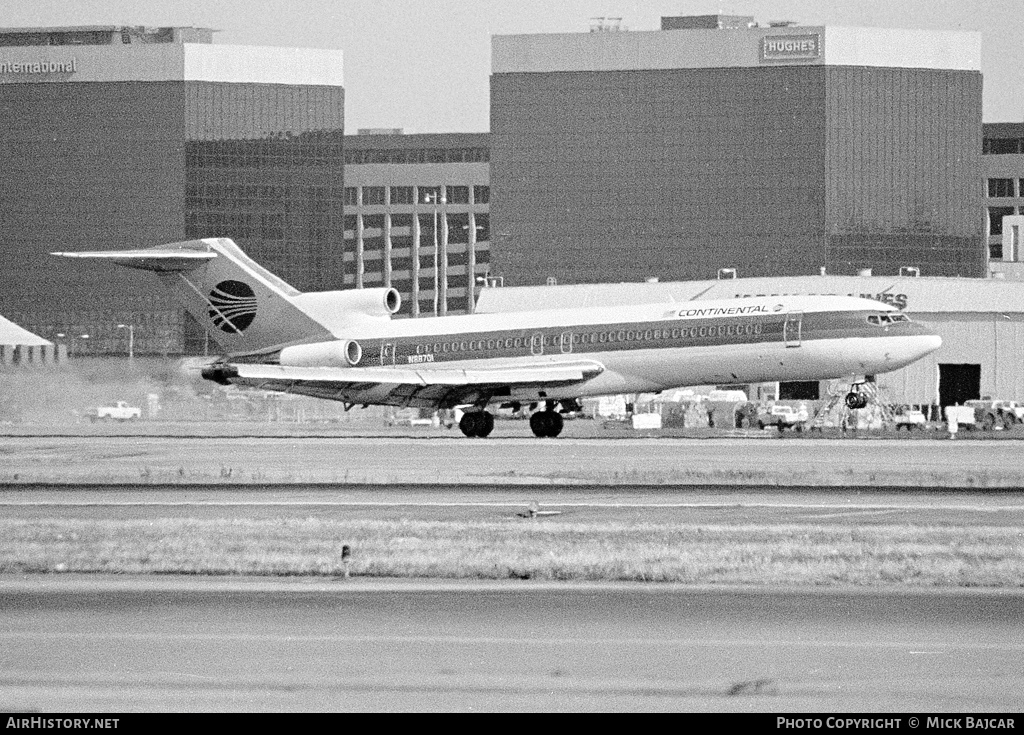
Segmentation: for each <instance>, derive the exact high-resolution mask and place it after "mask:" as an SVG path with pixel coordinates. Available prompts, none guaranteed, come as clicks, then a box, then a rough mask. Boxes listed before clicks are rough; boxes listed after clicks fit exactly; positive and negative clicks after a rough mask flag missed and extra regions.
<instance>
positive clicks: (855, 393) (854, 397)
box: [846, 384, 868, 410]
mask: <svg viewBox="0 0 1024 735" xmlns="http://www.w3.org/2000/svg"><path fill="white" fill-rule="evenodd" d="M858 387H859V386H858V385H856V384H855V385H854V386H853V390H852V391H850V392H849V393H847V394H846V407H847V408H849V409H851V410H856V409H858V408H866V407H867V405H868V394H867V393H862V392H860V390H858Z"/></svg>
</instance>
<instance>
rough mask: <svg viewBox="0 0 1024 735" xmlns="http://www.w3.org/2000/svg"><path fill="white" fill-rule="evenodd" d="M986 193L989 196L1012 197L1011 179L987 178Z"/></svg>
mask: <svg viewBox="0 0 1024 735" xmlns="http://www.w3.org/2000/svg"><path fill="white" fill-rule="evenodd" d="M988 195H989V196H990V197H1012V196H1013V179H989V180H988Z"/></svg>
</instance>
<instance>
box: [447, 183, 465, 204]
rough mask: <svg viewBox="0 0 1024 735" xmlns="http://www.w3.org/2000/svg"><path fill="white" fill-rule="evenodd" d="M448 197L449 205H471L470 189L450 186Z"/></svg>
mask: <svg viewBox="0 0 1024 735" xmlns="http://www.w3.org/2000/svg"><path fill="white" fill-rule="evenodd" d="M446 196H447V199H448V203H449V204H469V187H468V186H449V187H447V193H446Z"/></svg>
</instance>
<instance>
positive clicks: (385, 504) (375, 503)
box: [0, 499, 1024, 518]
mask: <svg viewBox="0 0 1024 735" xmlns="http://www.w3.org/2000/svg"><path fill="white" fill-rule="evenodd" d="M526 502H527V501H526V500H525V499H524V500H523V501H522V503H520V502H519V501H513V500H509V501H492V502H463V501H452V502H424V501H380V500H241V501H217V502H206V501H201V500H187V501H186V500H181V501H175V500H168V501H160V500H153V501H148V500H147V501H116V500H112V501H20V502H17V501H11V502H0V508H3V507H10V508H19V507H27V508H45V507H55V508H63V507H72V508H106V507H126V508H127V507H153V508H159V507H171V508H176V507H202V508H217V507H225V508H237V507H241V508H247V507H262V506H266V507H293V506H338V507H372V508H399V507H411V508H519V507H520V506H521V505H525V504H526ZM541 505H542V506H543V507H545V508H625V509H630V508H668V509H671V508H705V509H706V508H713V509H736V510H739V509H765V508H776V509H783V510H842V511H845V512H843V513H838V514H836V516H840V515H850V514H854V515H856V514H865V513H888V512H891V511H897V510H947V511H949V510H956V511H971V512H975V513H1006V512H1020V511H1024V504H1021V505H948V504H947V505H938V504H933V503H928V504H922V503H917V504H913V505H858V506H850V505H826V504H808V503H735V502H721V503H558V502H555V503H541ZM815 517H817V518H828V517H830V516H815Z"/></svg>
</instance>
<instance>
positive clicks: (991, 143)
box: [981, 138, 1024, 155]
mask: <svg viewBox="0 0 1024 735" xmlns="http://www.w3.org/2000/svg"><path fill="white" fill-rule="evenodd" d="M1022 143H1024V140H1022V139H1021V138H985V140H984V142H983V143H982V149H981V152H982V153H993V154H996V155H999V154H1006V153H1021V152H1022V151H1024V146H1022V145H1021V144H1022Z"/></svg>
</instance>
